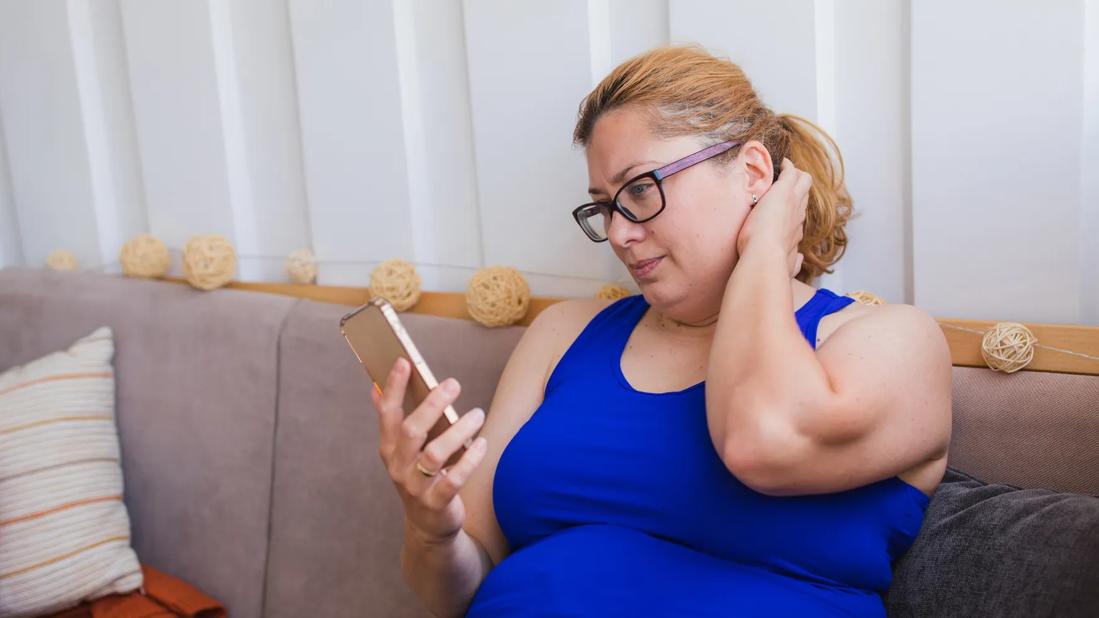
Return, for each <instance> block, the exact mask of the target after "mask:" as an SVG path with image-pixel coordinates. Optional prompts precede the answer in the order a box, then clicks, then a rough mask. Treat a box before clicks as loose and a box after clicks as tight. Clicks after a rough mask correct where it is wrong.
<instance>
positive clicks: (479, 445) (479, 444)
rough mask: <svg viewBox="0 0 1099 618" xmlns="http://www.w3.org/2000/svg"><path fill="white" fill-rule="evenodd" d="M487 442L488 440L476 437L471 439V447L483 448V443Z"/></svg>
mask: <svg viewBox="0 0 1099 618" xmlns="http://www.w3.org/2000/svg"><path fill="white" fill-rule="evenodd" d="M487 442H488V440H485V439H484V438H483V437H481V438H477V439H476V440H474V441H473V448H475V449H478V450H480V449H483V448H485V444H486V443H487Z"/></svg>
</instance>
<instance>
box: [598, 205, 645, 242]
mask: <svg viewBox="0 0 1099 618" xmlns="http://www.w3.org/2000/svg"><path fill="white" fill-rule="evenodd" d="M645 233H646V232H645V226H644V224H641V223H634V222H633V221H630V220H629V219H627V218H626V217H625V216H624V215H623V214H622V213H620V212H618V211H616V210H612V211H611V222H610V225H608V226H607V240H608V241H609V242H610V243H611V244H612V245H614V246H616V247H625V246H626V245H627V244H628V243H631V242H637V241H640V240H642V239H643V238H645Z"/></svg>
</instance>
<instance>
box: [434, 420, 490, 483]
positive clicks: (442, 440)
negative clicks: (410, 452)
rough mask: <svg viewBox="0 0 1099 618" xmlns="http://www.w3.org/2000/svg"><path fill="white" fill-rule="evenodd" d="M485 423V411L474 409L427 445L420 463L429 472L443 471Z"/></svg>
mask: <svg viewBox="0 0 1099 618" xmlns="http://www.w3.org/2000/svg"><path fill="white" fill-rule="evenodd" d="M484 422H485V411H484V410H482V409H481V408H474V409H472V410H470V411H469V412H467V413H466V414H463V415H462V418H460V419H458V422H457V423H454V425H452V426H451V427H450V428H448V429H447V430H446V431H444V432H443V433H442V435H440V436H439V437H437V438H435V439H434V440H432V441H431V442H428V443H427V446H425V447H424V450H423V452H421V453H420V454H419V457H420V463H421V464H423V466H424V467H425V468H427V469H428V470H441V469H442V467H443V465H444V464H446V462H447V460H449V459H450V456H451V455H453V454H454V451H456V450H458V447H459V446H461V445H462V444H463V443H465V441H466V440H467V439H468V438H471V437H473V436H474V435H475V434H476V433H477V432H478V431H479V430H480V429H481V425H483V424H484Z"/></svg>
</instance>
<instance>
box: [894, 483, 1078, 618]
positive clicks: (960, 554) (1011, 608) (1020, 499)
mask: <svg viewBox="0 0 1099 618" xmlns="http://www.w3.org/2000/svg"><path fill="white" fill-rule="evenodd" d="M893 567H894V569H893V584H892V586H891V587H890V589H889V592H888V594H887V595H886V596H885V606H886V611H887V613H888V614H889V615H890V616H1005V617H1009V616H1026V617H1028V618H1033V617H1037V616H1058V617H1061V616H1088V617H1095V616H1099V497H1096V496H1087V495H1083V494H1074V493H1058V492H1055V491H1050V490H1047V489H1020V488H1018V487H1015V486H1012V485H1003V484H992V483H985V482H983V481H981V480H978V479H975V478H973V477H972V476H970V475H968V474H966V473H964V472H962V471H960V470H956V469H954V468H951V467H947V469H946V473H945V474H944V475H943V481H942V484H941V485H940V486H939V488H938V489H937V490H936V492H935V494H934V495H933V496H932V499H931V503H930V504H929V505H928V508H927V513H926V516H925V518H924V522H923V526H922V527H921V528H920V533H919V535H918V536H917V537H916V540H915V542H914V543H913V544H912V547H910V548H909V550H908V552H907V553H906V554H905V555H904V556H902V557H901V558H900V559H899V560H897V561H896V563H894V565H893Z"/></svg>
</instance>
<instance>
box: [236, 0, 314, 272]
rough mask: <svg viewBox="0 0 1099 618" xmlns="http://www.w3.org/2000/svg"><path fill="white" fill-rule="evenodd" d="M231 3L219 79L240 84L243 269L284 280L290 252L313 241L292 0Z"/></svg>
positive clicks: (238, 210)
mask: <svg viewBox="0 0 1099 618" xmlns="http://www.w3.org/2000/svg"><path fill="white" fill-rule="evenodd" d="M227 8H228V12H227V14H224V15H222V22H221V23H224V24H226V25H227V26H229V27H228V29H227V32H223V34H222V36H223V38H224V39H227V40H230V41H231V52H232V53H231V54H228V55H227V56H226V58H225V59H224V62H219V67H223V68H224V72H219V75H220V76H221V77H220V78H219V79H225V80H227V81H228V82H229V83H228V84H226V87H232V88H233V89H234V90H235V95H236V114H237V118H238V119H237V122H236V124H237V130H238V132H239V137H238V139H239V140H240V144H239V146H238V148H239V150H238V156H239V157H240V158H241V159H242V162H241V163H239V164H238V165H239V166H240V167H242V168H243V169H242V171H241V173H240V174H239V177H240V178H241V179H243V178H247V179H248V180H249V181H250V184H249V185H248V186H247V191H248V196H249V201H250V204H249V205H247V206H248V207H247V208H235V210H234V214H235V223H234V225H235V228H236V229H237V232H238V239H239V242H240V247H239V249H240V253H241V254H242V256H243V257H242V258H241V270H242V277H243V276H246V275H245V273H246V272H247V273H251V275H252V276H251V277H250V278H251V279H254V280H262V281H283V280H286V273H285V258H286V256H287V255H288V254H289V253H290V252H291V251H294V250H295V249H299V248H304V247H309V246H310V244H311V242H312V239H311V234H310V231H309V220H308V204H307V202H306V195H305V178H304V173H303V169H302V154H301V127H300V125H299V123H298V104H297V101H298V92H297V86H296V83H295V79H296V77H295V75H294V62H293V51H292V43H291V38H290V17H289V8H288V1H287V0H233V1H232V2H230V3H227ZM225 47H226V48H228V47H229V46H225ZM233 73H235V75H232V74H233ZM224 89H225V87H223V90H224ZM242 230H248V236H247V240H246V239H245V238H244V237H242V236H241V232H242Z"/></svg>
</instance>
